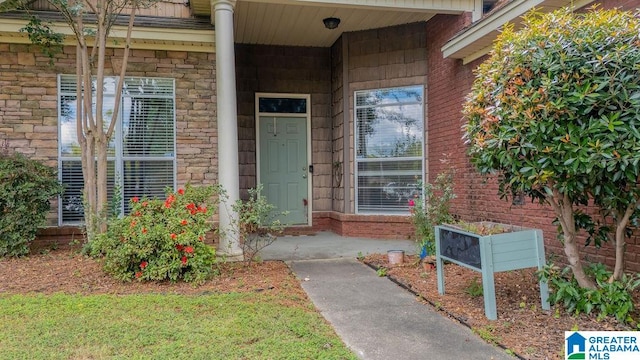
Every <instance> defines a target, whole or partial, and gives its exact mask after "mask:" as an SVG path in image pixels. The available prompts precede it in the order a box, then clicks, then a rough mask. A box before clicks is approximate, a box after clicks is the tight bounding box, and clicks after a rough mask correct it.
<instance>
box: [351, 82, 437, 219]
mask: <svg viewBox="0 0 640 360" xmlns="http://www.w3.org/2000/svg"><path fill="white" fill-rule="evenodd" d="M416 87H419V88H420V91H421V92H422V101H419V102H418V101H413V102H407V103H402V104H399V105H411V104H419V105H420V110H421V118H422V156H414V157H403V158H360V159H359V158H358V150H357V148H358V141H359V132H358V110H359V109H363V108H367V107H374V108H375V107H388V106H390V105H387V104H383V105H376V106H358V95H359V94H362V93H369V92H374V91H380V90H395V89H408V88H416ZM425 129H426V122H425V89H424V86H422V85H418V84H416V85H407V86H398V87H389V88H375V89H366V90H357V91H355V92H354V94H353V139H354V142H353V150H354V151H353V164H354V166H353V172H354V202H355V204H354V207H355V213H356V214H365V215H373V214H378V215H406V216H408V215H410V212H409V209H408V206H407V211H406V212H404V211H402V212H401V211H393V210H388V209H382V210H380V211H371V210H361V209H360V202H359V200H360V199H359V188H360V186H359V184H358V179H359V176H360V173H361V171H359V170H358V164H360V163H366V162H387V161H389V162H393V161H415V160H420V161H421V171H420V177H421V182H422V184H423V185H422V187H421V188H420V194H421V198H422V195H423V194H424V181H425V156H426V134H427V133H426V131H425ZM385 174H391V175H410V174H409V172H408V170H407V171H404V170H396V171H392V172H386V173H385ZM411 174H413V173H411ZM407 205H408V204H407Z"/></svg>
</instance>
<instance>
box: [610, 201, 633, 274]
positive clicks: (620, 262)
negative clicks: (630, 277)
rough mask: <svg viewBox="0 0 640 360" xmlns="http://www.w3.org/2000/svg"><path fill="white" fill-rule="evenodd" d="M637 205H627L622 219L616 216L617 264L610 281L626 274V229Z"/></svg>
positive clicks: (615, 244)
mask: <svg viewBox="0 0 640 360" xmlns="http://www.w3.org/2000/svg"><path fill="white" fill-rule="evenodd" d="M637 205H638V204H637V203H633V204H630V205H629V206H627V208H626V209H625V212H624V215H623V216H622V218H621V219H619V216H616V219H615V220H616V235H615V238H614V241H613V244H614V246H615V253H616V264H615V266H614V268H613V275H612V276H611V278H609V282H614V281H616V280H620V279H622V274H624V250H625V247H626V240H625V235H626V234H625V230H626V228H627V224H629V219H630V218H631V215H633V212H634V211H635V209H636V206H637ZM614 214H617V215H619V214H620V213H619V212H617V213H614Z"/></svg>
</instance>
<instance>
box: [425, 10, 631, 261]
mask: <svg viewBox="0 0 640 360" xmlns="http://www.w3.org/2000/svg"><path fill="white" fill-rule="evenodd" d="M632 3H633V6H637V5H638V4H637V1H624V0H611V1H604V2H603V6H604V7H614V6H625V7H630V6H631V5H632ZM468 22H469V18H468V17H467V16H464V15H462V16H447V15H438V16H436V17H434V18H433V19H431V20H430V21H429V22H428V23H427V34H428V39H427V42H428V44H427V52H428V67H427V69H428V79H427V89H428V92H427V97H428V106H427V111H428V121H427V129H428V146H429V154H428V163H429V178H430V180H432V181H433V180H434V178H435V176H436V175H437V174H438V173H439V172H441V171H443V170H444V169H446V167H447V166H449V165H447V164H445V163H443V162H442V161H441V160H442V159H443V158H444V157H445V154H448V155H449V159H450V163H449V164H450V165H452V166H453V167H454V168H455V169H456V175H455V192H456V194H457V199H455V200H454V202H453V207H452V211H453V212H454V213H455V214H456V215H457V216H459V217H460V218H462V219H464V220H468V221H477V220H490V221H497V222H502V223H509V224H516V225H521V226H526V227H535V228H540V229H543V231H544V237H545V246H546V250H547V254H548V255H549V254H551V253H557V254H560V255H561V256H560V258H559V259H563V258H564V256H562V255H563V250H562V245H561V244H560V242H559V241H558V240H557V229H556V227H555V226H554V225H553V224H552V220H553V219H554V218H555V215H554V214H553V212H552V211H551V209H550V208H549V207H548V206H543V205H538V204H532V203H531V202H530V201H529V200H525V201H526V203H525V204H524V205H518V206H515V205H511V203H508V202H505V201H503V200H501V199H499V197H498V196H497V192H498V187H497V182H496V181H495V179H485V178H484V177H482V176H480V175H479V174H478V173H477V172H476V171H475V169H474V168H473V166H472V165H471V164H470V163H469V161H468V158H467V156H466V146H465V144H464V142H463V140H462V138H461V136H462V131H461V126H462V125H463V124H464V121H463V119H462V115H461V110H462V103H463V102H464V98H465V96H466V95H467V93H468V92H469V90H470V88H471V84H472V82H473V69H474V68H475V67H477V65H478V64H479V63H480V62H481V61H482V59H479V60H477V61H475V62H473V63H471V64H468V65H462V62H461V61H460V60H455V59H444V58H443V57H442V52H441V51H440V48H441V47H442V46H443V45H444V43H445V42H446V41H448V40H449V39H450V38H451V37H452V36H454V35H455V33H456V32H457V31H459V30H460V29H461V28H462V27H463V26H465V25H467V24H468ZM582 240H584V237H583V238H582V239H581V241H582ZM628 242H629V244H628V245H627V251H626V256H625V260H626V261H627V265H628V269H629V270H632V271H640V252H639V251H640V240H639V239H638V236H637V235H634V236H633V237H632V238H631V239H630V240H629V241H628ZM583 255H584V257H585V258H587V259H589V260H595V261H603V262H605V263H607V264H609V265H611V264H612V263H613V249H612V246H611V245H610V244H605V245H604V246H603V248H602V249H599V250H597V249H595V248H594V247H593V246H589V247H588V248H583Z"/></svg>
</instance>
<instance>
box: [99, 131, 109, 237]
mask: <svg viewBox="0 0 640 360" xmlns="http://www.w3.org/2000/svg"><path fill="white" fill-rule="evenodd" d="M108 145H109V143H108V142H107V141H106V137H105V136H104V134H101V136H100V137H99V138H98V139H97V140H96V155H97V173H98V177H97V183H96V189H97V196H98V199H97V208H96V230H97V231H99V233H104V232H106V231H107V215H108V209H109V200H108V198H107V175H108V164H107V147H108Z"/></svg>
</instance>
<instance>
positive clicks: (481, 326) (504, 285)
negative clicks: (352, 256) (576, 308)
mask: <svg viewBox="0 0 640 360" xmlns="http://www.w3.org/2000/svg"><path fill="white" fill-rule="evenodd" d="M364 262H365V263H367V264H369V265H370V266H372V267H374V268H380V267H385V268H388V271H387V276H388V277H389V278H390V279H392V280H393V281H395V282H397V283H399V284H401V285H402V286H404V287H406V288H408V289H410V290H411V291H412V292H414V293H415V294H417V295H419V296H420V297H421V298H422V301H424V302H425V303H428V304H430V305H431V306H434V307H435V308H436V309H439V310H441V311H442V312H443V315H447V316H451V317H454V318H456V319H457V320H458V321H460V322H462V323H464V324H465V325H467V326H469V327H471V329H473V331H474V332H475V333H476V334H478V335H479V336H480V337H482V338H483V339H484V340H486V341H488V342H491V343H495V344H497V345H500V346H502V347H504V348H506V349H508V350H509V351H512V352H514V353H515V355H517V356H518V357H521V358H524V359H564V331H570V330H576V329H577V330H581V331H589V330H593V331H604V330H635V329H631V328H629V327H628V326H624V325H622V324H619V323H617V322H616V321H615V319H606V320H602V321H598V320H597V319H596V317H595V316H585V315H581V316H571V315H570V314H567V313H565V312H564V311H562V309H560V308H559V307H552V308H551V311H546V310H542V308H541V302H540V288H539V285H538V280H537V277H536V275H535V271H534V269H525V270H517V271H507V272H501V273H497V274H496V276H495V290H496V303H497V312H498V319H497V320H495V321H490V320H487V318H486V317H485V314H484V300H483V297H482V294H481V293H479V289H481V288H482V276H481V274H480V273H478V272H475V271H472V270H469V269H467V268H464V267H462V266H458V265H455V264H447V265H445V294H444V295H440V294H438V284H437V275H436V270H435V269H429V270H425V269H424V267H423V266H422V264H418V263H417V259H416V257H414V256H407V257H406V258H405V262H404V264H403V265H398V266H392V267H390V266H389V264H388V259H387V256H386V255H380V254H374V255H369V256H367V257H366V258H365V259H364ZM636 303H637V302H636Z"/></svg>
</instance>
